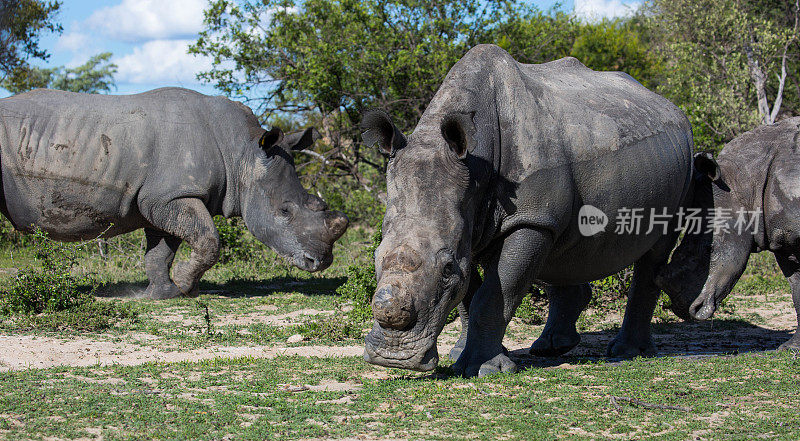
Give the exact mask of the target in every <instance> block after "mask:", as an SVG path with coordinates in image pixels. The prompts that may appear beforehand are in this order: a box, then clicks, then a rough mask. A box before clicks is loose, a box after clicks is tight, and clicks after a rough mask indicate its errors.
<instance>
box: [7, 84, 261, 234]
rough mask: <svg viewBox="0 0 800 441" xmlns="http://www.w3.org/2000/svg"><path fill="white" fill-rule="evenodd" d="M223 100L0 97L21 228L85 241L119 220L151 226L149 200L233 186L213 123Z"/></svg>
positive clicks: (10, 201)
mask: <svg viewBox="0 0 800 441" xmlns="http://www.w3.org/2000/svg"><path fill="white" fill-rule="evenodd" d="M215 100H216V101H215ZM218 101H219V99H216V98H211V97H206V96H203V95H200V94H197V93H195V92H190V91H186V90H183V89H159V90H156V91H152V92H147V93H144V94H138V95H131V96H107V95H85V94H74V93H69V92H60V91H48V90H36V91H32V92H29V93H25V94H21V95H17V96H14V97H11V98H6V99H2V100H0V160H2V167H3V188H4V193H5V197H6V204H7V209H8V211H9V213H10V216H11V219H12V221H13V222H14V223H15V225H18V226H21V227H26V226H28V225H30V224H36V225H40V226H42V227H43V228H44V229H46V230H49V231H51V232H52V233H53V235H54V236H55V237H60V238H64V239H76V238H85V237H91V236H92V235H94V234H97V233H98V232H99V231H103V230H104V229H105V228H107V227H108V225H109V224H110V223H113V224H115V226H114V228H113V229H112V231H111V233H112V234H116V233H121V232H125V231H129V230H132V229H135V228H139V227H141V226H143V224H144V223H145V222H144V220H143V218H142V215H141V213H140V212H139V207H138V202H139V200H140V199H141V198H143V197H144V198H148V197H149V198H156V197H164V196H167V200H168V194H174V195H181V194H187V195H197V196H201V197H202V196H205V197H209V196H208V194H209V190H213V189H214V188H215V187H220V186H223V187H224V182H225V171H224V169H221V168H223V167H222V163H223V161H222V159H221V158H220V157H219V156H220V153H219V149H217V148H216V147H217V144H218V143H219V140H220V139H221V138H224V136H222V135H220V134H216V133H214V130H212V129H211V128H212V127H214V126H213V125H212V124H210V121H209V119H208V116H209V115H210V113H211V111H212V110H213V108H214V105H216V104H217V102H218ZM239 119H241V118H239ZM245 125H246V124H245V123H242V126H245ZM142 193H146V194H142Z"/></svg>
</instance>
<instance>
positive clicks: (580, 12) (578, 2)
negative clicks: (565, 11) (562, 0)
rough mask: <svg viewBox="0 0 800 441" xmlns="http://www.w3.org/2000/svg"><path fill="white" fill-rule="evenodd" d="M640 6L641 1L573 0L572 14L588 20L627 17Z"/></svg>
mask: <svg viewBox="0 0 800 441" xmlns="http://www.w3.org/2000/svg"><path fill="white" fill-rule="evenodd" d="M639 6H641V2H637V1H627V2H623V1H622V0H575V10H574V14H575V15H576V16H578V17H580V18H585V19H588V20H598V19H602V18H614V17H627V16H630V15H631V14H633V13H634V11H636V9H637V8H638V7H639Z"/></svg>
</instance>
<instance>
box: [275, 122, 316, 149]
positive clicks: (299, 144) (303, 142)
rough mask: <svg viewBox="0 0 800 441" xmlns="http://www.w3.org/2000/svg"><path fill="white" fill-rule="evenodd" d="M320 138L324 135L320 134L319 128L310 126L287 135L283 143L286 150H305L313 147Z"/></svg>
mask: <svg viewBox="0 0 800 441" xmlns="http://www.w3.org/2000/svg"><path fill="white" fill-rule="evenodd" d="M320 138H322V135H320V134H319V132H318V131H317V129H315V128H313V127H309V128H307V129H305V130H300V131H297V132H292V133H290V134H288V135H286V137H285V138H283V143H282V144H281V145H282V146H283V147H284V148H285V149H286V150H303V149H306V148H308V147H311V145H312V144H314V142H316V141H317V140H318V139H320Z"/></svg>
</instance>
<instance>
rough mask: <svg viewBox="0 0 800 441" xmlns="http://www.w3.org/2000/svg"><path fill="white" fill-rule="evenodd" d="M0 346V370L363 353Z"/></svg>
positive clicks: (49, 341)
mask: <svg viewBox="0 0 800 441" xmlns="http://www.w3.org/2000/svg"><path fill="white" fill-rule="evenodd" d="M0 347H2V348H3V351H2V354H0V371H8V370H16V369H29V368H47V367H53V366H95V365H101V366H103V365H113V364H116V365H122V366H132V365H138V364H144V363H150V362H165V363H173V362H179V361H199V360H206V359H212V358H237V357H244V356H251V357H256V358H274V357H277V356H281V355H300V356H302V357H322V358H324V357H354V356H358V355H361V354H362V353H363V352H364V348H363V347H362V346H295V347H281V346H218V347H210V348H202V349H193V350H190V351H161V350H158V349H156V348H150V347H147V346H141V345H134V344H130V343H121V342H108V341H97V340H90V339H60V338H53V337H37V336H7V335H4V336H0Z"/></svg>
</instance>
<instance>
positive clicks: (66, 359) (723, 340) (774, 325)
mask: <svg viewBox="0 0 800 441" xmlns="http://www.w3.org/2000/svg"><path fill="white" fill-rule="evenodd" d="M752 303H753V302H751V304H752ZM312 313H313V314H312ZM329 313H330V311H318V310H301V311H297V312H293V313H288V314H277V313H276V312H275V311H272V310H271V309H270V308H264V309H262V310H260V311H258V312H257V313H253V312H250V313H248V314H245V315H243V316H239V317H226V320H225V321H224V323H225V324H229V323H228V322H230V323H239V322H242V323H253V322H259V321H260V322H263V323H270V324H276V325H287V324H290V323H293V322H294V321H295V320H297V319H298V317H301V316H302V315H303V314H309V315H318V316H325V315H326V314H329ZM163 315H164V317H160V318H159V317H156V319H157V320H159V321H162V322H170V323H175V322H180V320H182V319H181V318H180V316H174V317H173V315H174V314H173V315H170V314H168V313H165V314H163ZM743 317H744V318H743ZM605 319H606V320H609V322H607V323H606V324H605V325H603V326H601V325H600V324H598V325H597V329H598V330H592V329H590V330H589V331H586V332H583V333H582V342H581V344H580V345H579V346H578V347H576V348H575V349H574V350H572V351H571V352H570V353H569V354H567V356H564V357H561V358H557V359H539V358H536V357H531V356H529V355H528V354H527V348H528V347H529V346H530V344H531V343H532V342H533V340H534V338H535V336H536V335H538V332H539V331H540V330H541V326H539V327H530V326H528V327H525V326H523V325H521V324H520V323H519V322H517V321H516V319H515V322H512V324H511V325H510V326H509V331H510V332H509V334H512V335H514V336H516V337H515V338H516V340H515V339H514V338H512V337H510V336H507V337H506V339H505V340H504V345H505V346H506V347H507V348H508V349H509V351H511V353H512V356H513V357H514V359H515V360H516V361H517V362H518V363H520V364H521V365H523V366H526V365H527V366H559V365H568V364H570V363H573V362H575V361H576V360H580V359H587V358H588V359H594V358H602V357H604V356H605V348H606V346H607V345H608V343H609V341H610V340H611V339H612V338H613V337H614V335H615V334H616V330H613V329H609V328H610V326H608V323H612V324H613V323H619V322H618V319H619V318H618V317H615V316H613V315H610V316H608V317H606V318H605ZM795 326H796V319H795V314H794V308H793V307H792V306H791V299H790V296H789V295H788V294H785V295H775V296H774V297H773V298H771V299H770V302H768V303H767V302H765V303H763V304H760V305H759V306H753V307H749V308H747V307H744V308H742V307H737V311H736V315H734V316H725V315H724V314H720V317H719V318H717V319H715V320H714V321H711V322H700V323H669V324H660V325H655V326H654V339H655V340H656V344H657V346H658V348H659V352H660V355H667V356H698V355H703V354H728V353H741V352H751V351H764V350H771V349H776V348H777V347H778V346H779V345H780V344H781V343H783V342H785V341H786V340H788V339H789V337H790V336H791V334H792V333H793V332H794V329H795ZM592 327H594V325H593V326H592ZM460 328H461V326H460V323H459V322H458V320H457V321H456V322H455V323H451V324H449V325H447V326H446V327H445V329H444V331H443V332H442V334H441V336H440V338H439V342H438V347H439V354H440V356H442V357H443V356H445V355H446V354H447V353H448V352H449V350H450V349H451V348H452V346H453V344H455V342H456V340H457V339H458V335H459V333H460ZM514 331H516V332H514ZM129 337H131V340H134V341H135V342H133V343H132V342H130V341H128V342H125V341H109V340H101V339H92V338H86V337H64V338H59V337H50V336H30V335H0V348H2V349H0V372H2V371H8V370H18V369H28V368H48V367H54V366H76V367H77V366H94V365H114V364H116V365H125V366H130V365H138V364H143V363H149V362H165V363H171V362H179V361H199V360H206V359H213V358H238V357H244V356H249V357H255V358H273V357H277V356H281V355H299V356H303V357H321V358H326V357H355V356H360V355H361V354H362V353H363V350H364V349H363V345H362V344H353V345H348V346H326V345H304V346H293V345H286V344H285V343H283V344H281V343H278V344H275V345H229V346H224V345H219V344H217V345H214V346H209V347H204V348H199V349H192V350H173V349H169V348H164V349H160V348H159V347H158V345H157V344H156V343H157V342H156V341H155V340H158V339H159V337H156V336H152V335H149V334H136V335H133V334H132V335H130V336H129ZM150 340H153V341H152V343H153V344H152V345H151V344H150V343H151V341H150ZM290 341H291V340H290Z"/></svg>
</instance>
